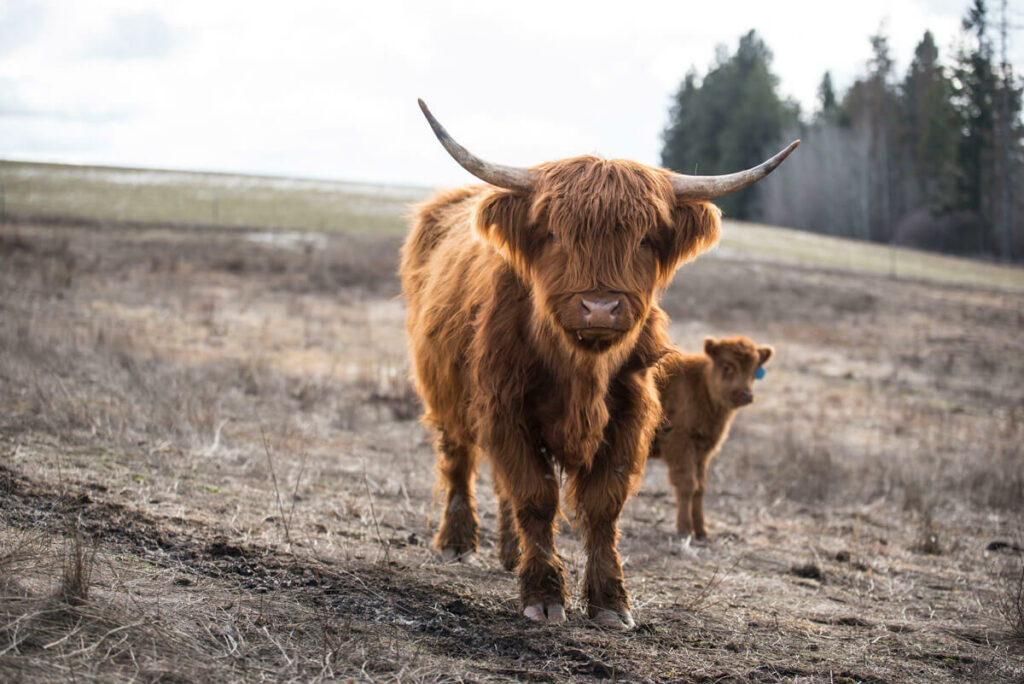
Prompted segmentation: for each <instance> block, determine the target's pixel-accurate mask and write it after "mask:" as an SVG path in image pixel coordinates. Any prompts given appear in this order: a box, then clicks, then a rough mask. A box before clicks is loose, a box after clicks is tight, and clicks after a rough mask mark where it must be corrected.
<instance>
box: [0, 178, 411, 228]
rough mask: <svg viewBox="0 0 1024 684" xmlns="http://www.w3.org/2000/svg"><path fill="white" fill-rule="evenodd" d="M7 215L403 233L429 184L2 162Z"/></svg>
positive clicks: (4, 200) (0, 179)
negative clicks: (412, 208) (412, 206)
mask: <svg viewBox="0 0 1024 684" xmlns="http://www.w3.org/2000/svg"><path fill="white" fill-rule="evenodd" d="M0 183H2V184H3V203H4V212H5V216H12V217H20V218H35V217H38V218H67V219H75V218H80V219H86V220H91V221H117V222H138V223H175V224H183V225H207V226H237V227H245V228H262V229H290V230H323V231H346V232H354V233H364V234H365V233H372V234H380V235H396V234H400V233H402V232H403V231H404V230H405V220H404V218H403V216H404V214H405V213H407V212H408V207H409V203H410V202H416V201H419V200H421V199H423V198H424V197H426V195H427V194H428V192H429V191H428V190H426V189H424V188H408V187H399V186H380V185H368V184H360V183H343V182H338V181H315V180H300V179H294V178H271V177H266V176H241V175H230V174H220V173H193V172H187V171H158V170H151V169H125V168H112V167H98V166H68V165H61V164H37V163H30V162H13V161H0Z"/></svg>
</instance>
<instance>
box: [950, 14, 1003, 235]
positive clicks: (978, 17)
mask: <svg viewBox="0 0 1024 684" xmlns="http://www.w3.org/2000/svg"><path fill="white" fill-rule="evenodd" d="M963 29H964V31H965V32H966V33H967V37H968V41H969V44H968V45H965V46H963V47H962V48H961V49H960V51H959V53H958V54H957V60H956V66H955V67H954V72H953V73H954V76H955V83H956V84H957V88H956V89H955V91H954V104H955V106H956V108H957V110H958V112H959V114H960V117H961V119H962V121H963V136H962V138H961V141H960V148H959V154H958V157H959V167H960V183H959V186H960V187H959V197H958V198H957V199H958V201H957V206H958V208H960V209H963V210H965V211H967V212H969V213H970V214H972V215H973V217H974V221H973V230H974V231H975V233H976V245H977V249H978V250H979V251H980V252H988V251H990V250H991V248H992V240H991V235H990V229H991V224H992V213H993V208H994V207H993V206H992V195H991V190H990V189H991V186H992V184H993V183H994V182H995V180H996V179H995V178H994V174H993V171H994V166H995V145H996V116H995V111H996V106H997V104H996V93H997V90H998V81H997V78H996V74H995V71H994V69H993V65H992V43H991V41H990V40H989V37H988V10H987V8H986V7H985V2H984V0H975V1H974V3H973V4H972V5H971V7H970V9H968V10H967V15H966V16H965V17H964V20H963Z"/></svg>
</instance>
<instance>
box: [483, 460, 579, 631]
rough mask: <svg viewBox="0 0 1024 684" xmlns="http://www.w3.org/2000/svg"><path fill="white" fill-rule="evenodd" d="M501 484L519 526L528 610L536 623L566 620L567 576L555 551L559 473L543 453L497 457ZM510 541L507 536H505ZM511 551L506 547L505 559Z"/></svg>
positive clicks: (522, 593)
mask: <svg viewBox="0 0 1024 684" xmlns="http://www.w3.org/2000/svg"><path fill="white" fill-rule="evenodd" d="M493 461H494V469H495V475H496V476H497V477H498V479H499V480H500V484H499V487H500V489H501V492H502V494H504V495H505V497H506V499H507V500H506V501H504V502H503V503H502V505H503V506H507V507H508V510H509V511H510V512H511V514H512V517H513V519H514V521H515V528H516V530H517V531H518V534H519V539H518V543H517V546H518V551H519V558H518V565H517V567H516V571H517V574H518V576H519V595H520V599H521V601H522V610H523V614H524V615H525V616H526V617H528V618H530V619H531V620H535V621H537V622H552V623H558V622H564V621H565V599H566V591H565V579H564V570H563V568H562V561H561V560H560V559H559V557H558V552H557V551H556V550H555V516H556V515H557V514H558V478H556V477H555V473H554V469H553V468H552V466H551V463H550V462H549V461H548V459H547V458H546V457H545V456H544V455H542V454H540V453H529V452H523V453H522V454H521V455H519V457H518V458H499V457H497V455H496V457H495V458H494V459H493ZM503 541H506V540H503ZM511 556H512V554H511V553H509V554H507V555H506V554H505V553H504V550H503V551H502V560H503V561H506V560H508V561H511V560H512V558H511Z"/></svg>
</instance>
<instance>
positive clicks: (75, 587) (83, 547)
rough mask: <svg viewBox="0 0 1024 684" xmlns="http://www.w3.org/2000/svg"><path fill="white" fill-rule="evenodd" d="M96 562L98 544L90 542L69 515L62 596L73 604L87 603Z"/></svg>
mask: <svg viewBox="0 0 1024 684" xmlns="http://www.w3.org/2000/svg"><path fill="white" fill-rule="evenodd" d="M95 562H96V545H95V543H93V544H91V545H90V544H88V543H87V541H86V540H85V538H84V537H83V534H82V529H81V526H80V525H79V524H78V521H77V520H76V519H75V518H72V517H70V516H69V518H68V521H67V523H66V526H65V536H64V553H63V556H62V563H61V566H62V568H63V574H62V576H61V583H60V596H61V598H62V599H63V600H64V601H66V602H67V603H69V604H71V605H78V604H82V603H85V601H86V600H87V599H88V598H89V584H90V582H91V580H92V573H93V567H94V565H95Z"/></svg>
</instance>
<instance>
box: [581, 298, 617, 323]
mask: <svg viewBox="0 0 1024 684" xmlns="http://www.w3.org/2000/svg"><path fill="white" fill-rule="evenodd" d="M621 304H622V300H621V299H587V298H586V297H580V312H581V313H582V314H583V322H584V323H586V324H587V326H588V327H590V328H614V327H615V321H616V319H617V318H618V317H619V309H620V308H621V307H620V305H621Z"/></svg>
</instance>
